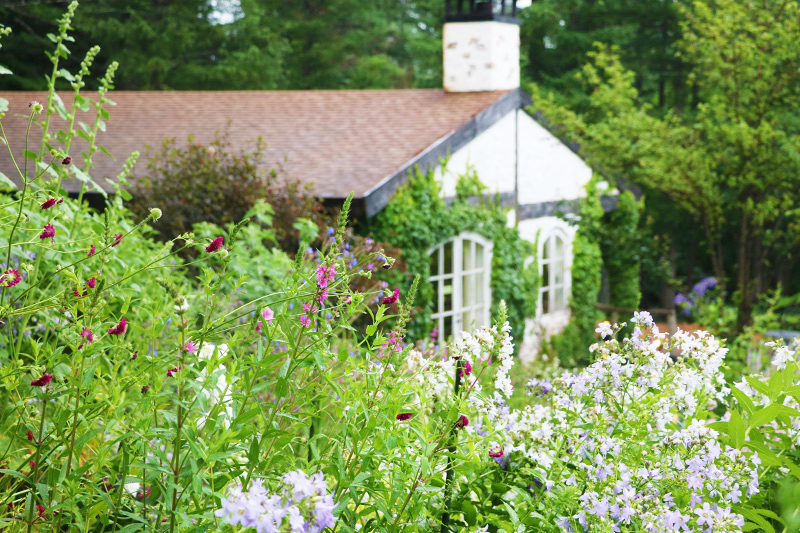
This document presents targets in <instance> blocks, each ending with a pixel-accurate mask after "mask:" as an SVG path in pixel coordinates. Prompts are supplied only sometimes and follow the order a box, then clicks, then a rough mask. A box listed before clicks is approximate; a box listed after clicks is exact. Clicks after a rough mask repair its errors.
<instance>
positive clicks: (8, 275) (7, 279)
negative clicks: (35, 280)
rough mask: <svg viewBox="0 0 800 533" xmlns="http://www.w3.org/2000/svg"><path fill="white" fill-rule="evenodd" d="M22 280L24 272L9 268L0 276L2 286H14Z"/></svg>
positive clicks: (0, 285)
mask: <svg viewBox="0 0 800 533" xmlns="http://www.w3.org/2000/svg"><path fill="white" fill-rule="evenodd" d="M20 281H22V274H20V272H19V270H16V269H13V268H7V269H6V271H5V272H3V275H2V276H0V287H13V286H14V285H16V284H17V283H19V282H20Z"/></svg>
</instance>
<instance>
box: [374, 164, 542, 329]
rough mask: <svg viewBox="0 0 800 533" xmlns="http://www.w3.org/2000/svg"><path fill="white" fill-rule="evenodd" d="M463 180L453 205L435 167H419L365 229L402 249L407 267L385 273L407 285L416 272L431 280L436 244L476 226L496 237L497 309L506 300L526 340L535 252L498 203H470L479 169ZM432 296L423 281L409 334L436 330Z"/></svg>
mask: <svg viewBox="0 0 800 533" xmlns="http://www.w3.org/2000/svg"><path fill="white" fill-rule="evenodd" d="M460 183H461V185H460V186H459V191H461V193H462V196H460V197H457V198H456V199H455V200H454V202H453V203H452V205H450V206H448V205H447V204H446V203H445V201H444V200H443V199H442V198H441V194H440V188H439V184H438V183H437V181H436V176H435V173H434V170H433V169H430V170H428V172H425V173H423V172H420V170H419V169H417V168H415V169H414V171H413V172H411V173H410V174H409V176H408V183H406V184H405V185H403V186H402V187H400V188H399V189H398V190H397V191H396V192H395V194H394V196H393V197H392V199H391V201H390V202H389V203H388V205H387V206H386V208H385V209H384V210H383V211H381V212H380V213H379V214H378V215H376V216H375V218H374V219H372V220H370V221H368V222H367V223H365V224H364V227H363V228H362V231H364V232H371V233H372V234H373V235H374V236H375V238H376V239H377V240H380V241H382V242H389V243H391V244H392V246H393V247H395V248H396V249H397V250H398V251H399V252H398V255H399V257H400V258H401V259H402V260H403V261H404V262H405V264H406V265H407V269H408V271H407V272H405V273H404V272H394V271H393V270H389V271H388V273H384V279H386V280H387V281H388V282H389V284H390V285H393V286H394V285H397V286H400V287H408V286H409V285H410V283H411V279H412V276H414V275H420V276H421V277H422V279H423V280H427V279H428V277H429V276H430V259H429V257H428V250H430V249H431V248H432V247H434V246H436V245H437V244H440V243H442V242H444V241H445V240H447V239H449V238H451V237H454V236H456V235H458V234H459V233H462V232H465V231H473V232H475V233H478V234H480V235H482V236H483V237H485V238H487V239H488V240H490V241H492V242H493V243H494V246H493V252H492V253H493V255H492V274H491V281H490V286H491V290H492V299H493V302H492V314H496V312H497V305H498V303H499V302H500V301H501V300H502V301H505V302H506V305H507V307H508V320H509V323H510V324H511V330H512V331H511V335H512V336H513V337H514V338H515V339H517V341H518V343H521V342H522V340H523V337H524V333H525V319H526V318H533V316H534V315H535V306H532V305H531V301H532V300H533V301H535V298H537V295H538V281H539V276H538V268H537V267H536V265H535V264H534V265H532V266H529V267H528V268H522V267H521V265H524V264H525V260H526V258H528V257H530V256H535V255H536V254H535V253H534V251H533V248H532V247H531V244H530V243H529V242H528V241H526V240H524V239H522V238H521V237H520V235H519V232H518V231H517V230H516V228H510V227H508V224H507V220H506V216H505V213H504V211H503V209H502V208H501V207H500V206H499V203H495V202H493V201H491V200H481V202H480V203H479V205H473V203H470V202H468V200H469V199H470V198H471V197H474V195H475V194H476V193H480V192H481V190H482V189H481V184H480V180H479V179H478V177H477V176H476V175H475V174H474V173H472V174H469V175H468V176H467V177H466V178H465V180H463V181H462V180H460ZM432 298H433V288H432V287H431V285H430V284H429V283H422V284H421V285H420V289H419V294H418V296H417V313H416V314H415V316H414V320H413V322H412V323H411V324H410V325H409V338H410V339H414V340H417V339H424V338H426V337H427V336H428V334H429V333H430V332H431V330H432V329H433V327H434V325H433V321H432V320H431V314H432V312H433V311H432V303H431V302H432Z"/></svg>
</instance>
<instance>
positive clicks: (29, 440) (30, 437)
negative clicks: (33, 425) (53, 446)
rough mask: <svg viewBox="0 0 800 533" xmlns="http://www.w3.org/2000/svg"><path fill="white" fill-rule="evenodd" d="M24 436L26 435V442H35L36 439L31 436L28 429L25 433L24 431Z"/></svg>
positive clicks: (31, 432)
mask: <svg viewBox="0 0 800 533" xmlns="http://www.w3.org/2000/svg"><path fill="white" fill-rule="evenodd" d="M25 436H26V437H28V442H36V439H35V438H34V436H33V431H31V430H30V429H29V430H28V432H27V433H25Z"/></svg>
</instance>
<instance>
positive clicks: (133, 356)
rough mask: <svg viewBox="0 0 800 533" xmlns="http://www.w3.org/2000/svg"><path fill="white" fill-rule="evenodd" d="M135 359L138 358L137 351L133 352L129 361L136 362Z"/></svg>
mask: <svg viewBox="0 0 800 533" xmlns="http://www.w3.org/2000/svg"><path fill="white" fill-rule="evenodd" d="M137 357H139V350H136V351H135V352H133V355H132V356H131V361H136V358H137Z"/></svg>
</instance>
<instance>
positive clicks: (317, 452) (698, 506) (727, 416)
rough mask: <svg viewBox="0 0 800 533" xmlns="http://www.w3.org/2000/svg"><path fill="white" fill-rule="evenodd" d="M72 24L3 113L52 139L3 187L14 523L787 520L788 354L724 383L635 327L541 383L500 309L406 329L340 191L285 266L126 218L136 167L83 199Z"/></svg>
mask: <svg viewBox="0 0 800 533" xmlns="http://www.w3.org/2000/svg"><path fill="white" fill-rule="evenodd" d="M70 9H71V10H70V11H69V12H68V13H67V15H65V17H64V19H62V21H61V31H60V34H59V35H54V36H52V40H53V41H54V42H55V45H56V52H55V53H54V54H53V55H52V56H51V59H52V63H53V71H52V74H51V76H50V78H49V82H50V92H49V97H48V101H43V102H35V101H34V102H31V104H30V106H29V108H28V109H9V110H7V112H14V113H25V114H26V116H28V121H29V122H28V124H29V127H30V128H31V129H33V128H39V127H40V126H42V128H43V131H44V134H45V137H44V139H45V140H44V141H43V142H42V143H41V145H40V146H24V147H23V146H10V145H8V144H9V143H8V142H6V143H4V144H5V145H6V146H3V149H8V153H9V155H10V157H12V158H13V160H14V164H15V166H16V168H17V170H18V171H19V183H21V186H20V187H17V188H16V190H14V191H10V190H9V192H8V193H5V194H2V195H0V257H1V258H2V259H1V261H2V263H3V265H2V272H0V328H1V329H0V332H1V333H0V529H1V530H3V531H8V532H27V533H30V532H31V531H84V532H101V531H124V532H133V531H169V532H173V531H186V532H202V531H245V530H247V531H253V530H255V531H257V532H259V533H261V532H278V531H281V532H289V531H292V532H321V531H340V532H354V531H360V532H369V531H380V532H400V531H410V532H428V531H442V532H445V531H486V532H498V531H505V532H517V531H575V532H578V531H601V532H611V531H707V532H712V531H713V532H728V531H769V532H774V531H778V532H780V531H797V528H798V524H800V510H798V508H800V505H798V504H797V502H798V501H800V484H798V480H800V453H798V446H800V378H798V371H800V366H798V355H797V351H796V350H797V347H796V346H784V345H783V344H781V343H777V344H771V345H770V346H768V347H767V348H768V349H769V350H771V351H772V352H773V366H772V367H771V368H770V369H769V370H768V372H767V375H766V376H762V375H746V376H744V377H741V376H739V377H738V379H737V380H735V381H734V380H731V379H730V378H729V377H726V376H728V375H729V374H727V373H726V372H725V369H726V354H727V351H728V349H727V348H726V347H725V346H724V343H723V342H721V341H720V340H718V339H716V338H715V337H714V336H712V335H711V334H709V333H706V332H705V331H698V332H694V333H686V332H682V331H678V332H677V333H675V334H674V335H672V336H669V335H668V334H667V333H665V332H662V331H660V330H659V328H658V327H657V325H656V324H655V323H654V321H653V318H652V317H651V316H650V315H649V314H648V313H647V312H637V313H636V314H635V315H634V316H632V317H630V318H628V319H627V320H626V323H622V324H609V323H607V322H602V323H600V324H598V325H597V327H596V330H595V343H594V344H592V345H591V346H588V345H587V346H585V347H584V348H585V354H588V355H587V357H590V359H591V363H590V364H589V365H588V366H586V367H583V368H576V369H571V370H566V371H552V372H550V373H549V374H548V375H546V376H544V375H539V376H538V377H536V378H533V377H532V375H529V374H530V372H531V371H530V369H526V368H525V367H522V366H521V365H520V364H518V361H517V358H516V357H515V355H514V339H513V338H512V336H511V326H510V325H509V320H508V310H507V309H506V307H505V304H503V303H500V304H499V305H498V306H497V316H496V317H495V319H494V323H493V325H492V326H491V327H482V328H479V329H477V330H475V331H467V332H463V333H462V334H461V335H459V336H458V337H457V339H455V340H450V339H439V338H438V336H437V334H436V333H437V332H435V331H434V333H433V334H432V335H430V336H429V337H427V338H425V339H424V340H422V341H416V342H409V340H408V338H407V330H408V329H409V327H410V324H411V322H412V321H413V319H414V313H415V312H416V308H415V306H414V301H415V297H416V295H417V293H418V292H419V287H420V286H421V284H422V283H425V281H421V280H420V279H419V278H418V277H417V278H416V279H414V280H413V282H412V283H410V284H409V285H408V288H407V289H405V290H402V291H401V290H400V289H399V288H395V287H394V286H389V287H388V288H387V287H384V285H382V284H381V282H380V280H379V278H380V274H381V272H382V271H383V270H384V269H387V270H388V269H391V268H392V266H393V263H394V258H392V257H389V255H388V254H387V252H386V250H385V249H384V248H382V247H381V246H379V245H378V244H376V243H375V242H374V241H371V240H369V239H367V240H365V241H360V240H357V239H356V238H355V237H354V234H353V230H352V228H350V227H348V207H349V204H348V203H347V202H346V203H345V205H344V207H343V209H342V211H341V214H340V217H339V220H338V223H336V224H334V225H333V226H332V227H330V228H320V230H321V231H322V233H323V234H324V235H325V239H324V243H323V245H321V246H317V247H312V246H311V244H312V242H311V241H312V239H311V238H306V239H304V240H302V242H301V243H300V247H299V249H300V252H298V253H297V254H296V255H295V256H294V257H290V256H288V255H286V254H283V253H279V252H275V251H270V250H265V249H264V247H263V245H262V243H263V242H264V240H268V239H270V238H271V233H270V231H271V230H270V228H271V223H272V211H271V208H270V207H269V205H267V204H263V203H262V204H259V205H257V206H256V207H254V208H253V209H252V210H251V211H250V212H249V213H248V215H247V217H246V218H245V219H244V220H242V221H241V222H239V223H236V224H230V225H227V226H216V225H213V224H210V223H204V224H201V225H198V226H197V227H196V230H195V232H192V233H186V234H182V235H175V236H174V238H173V239H171V240H170V241H168V242H166V243H161V242H158V241H156V240H154V239H153V238H152V234H153V232H154V230H153V226H154V225H155V224H157V223H158V221H159V219H161V218H162V217H170V213H169V212H161V210H160V209H152V210H151V211H150V212H149V214H148V215H147V216H145V217H143V218H139V219H137V218H135V217H134V215H133V214H132V213H131V212H130V211H128V209H127V208H126V206H125V204H124V200H125V195H126V194H127V193H126V192H125V190H124V187H125V185H126V174H125V172H123V174H121V175H120V176H119V178H118V180H116V181H115V182H114V185H115V187H116V194H114V195H109V196H108V198H107V202H106V203H107V205H106V207H105V209H104V210H102V212H99V211H97V210H94V209H91V208H90V207H88V206H87V204H86V203H85V202H83V201H82V196H83V193H84V191H86V190H89V188H93V187H95V186H96V184H95V183H94V182H93V181H92V178H91V177H90V176H91V161H92V158H93V157H94V156H95V155H96V152H97V151H99V150H100V148H99V145H97V144H96V143H95V139H96V138H97V134H98V131H99V130H101V129H104V126H102V124H103V121H104V119H105V118H107V116H108V113H109V108H108V105H109V99H108V97H107V94H106V93H107V91H108V90H110V89H111V88H112V82H113V75H114V70H115V69H116V65H114V66H113V67H112V69H110V70H109V72H108V73H107V74H106V76H105V77H104V78H103V85H102V87H101V89H100V92H99V95H98V97H97V98H96V99H92V98H89V97H88V96H82V93H81V89H82V88H83V86H84V81H83V78H84V77H85V76H86V75H88V73H89V69H90V67H91V61H92V58H91V57H87V59H86V60H85V61H84V63H83V64H82V67H81V71H80V72H78V73H77V74H70V73H69V72H66V73H64V72H62V71H60V70H59V68H58V62H59V58H60V57H62V56H63V55H65V54H66V46H65V43H67V42H69V39H70V37H69V35H68V29H69V18H70V17H71V15H72V12H73V11H74V7H71V8H70ZM95 53H96V52H95ZM57 78H64V79H66V80H67V81H69V83H70V84H71V87H72V88H73V90H74V96H75V98H74V102H75V103H74V105H73V107H72V108H65V107H64V105H63V103H62V102H61V100H60V98H58V97H57V96H56V92H55V82H56V79H57ZM84 111H91V112H92V113H91V114H92V115H94V116H93V118H92V120H93V126H88V127H86V128H83V127H80V128H76V121H77V120H78V118H77V117H78V116H80V115H79V114H80V113H81V112H84ZM0 125H2V120H0ZM3 136H4V139H5V133H3ZM77 136H81V137H83V138H85V139H86V140H87V141H88V142H89V145H90V150H89V151H88V152H87V153H85V154H84V161H83V163H84V164H83V165H82V167H83V170H81V169H79V168H77V166H78V162H77V161H76V156H75V155H74V154H73V155H72V156H70V155H68V154H69V147H70V145H71V143H72V141H73V139H74V138H76V137H77ZM53 140H57V141H58V142H59V145H60V146H63V147H65V150H58V149H50V148H49V147H48V146H47V144H48V141H53ZM135 157H136V155H134V156H132V159H129V160H128V162H127V163H126V169H130V167H131V166H132V164H133V161H134V160H135ZM72 178H77V179H79V180H81V183H82V188H81V194H80V195H79V197H78V198H77V199H76V198H69V197H66V195H64V193H63V191H62V187H61V184H62V180H65V179H72ZM5 185H8V186H9V187H8V188H9V189H11V186H12V185H13V183H12V182H11V181H10V180H8V183H5ZM264 265H267V266H266V267H265V266H264ZM263 268H267V269H268V272H264V271H263V270H259V269H263ZM710 288H711V287H710V282H706V283H705V285H704V286H703V287H702V289H703V292H705V291H706V290H708V289H710ZM696 292H699V291H696ZM698 296H702V292H699V294H698ZM688 301H689V300H688V299H686V298H685V297H684V300H682V302H681V303H686V302H688Z"/></svg>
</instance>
